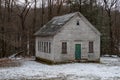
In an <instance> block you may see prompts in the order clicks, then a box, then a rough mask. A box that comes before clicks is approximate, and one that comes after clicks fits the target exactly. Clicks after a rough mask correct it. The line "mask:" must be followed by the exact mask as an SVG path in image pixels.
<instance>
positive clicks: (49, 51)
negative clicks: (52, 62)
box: [48, 42, 51, 53]
mask: <svg viewBox="0 0 120 80" xmlns="http://www.w3.org/2000/svg"><path fill="white" fill-rule="evenodd" d="M48 45H49V47H48V53H51V42H49V44H48Z"/></svg>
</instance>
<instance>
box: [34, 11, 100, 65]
mask: <svg viewBox="0 0 120 80" xmlns="http://www.w3.org/2000/svg"><path fill="white" fill-rule="evenodd" d="M100 35H101V34H100V32H99V31H98V30H97V29H96V28H95V27H94V26H93V25H92V24H91V23H90V22H89V21H88V20H87V19H86V18H85V17H84V16H83V15H82V14H81V13H80V12H75V13H70V14H66V15H62V16H57V17H54V18H52V20H50V21H49V22H48V23H47V24H46V25H44V26H43V27H42V28H41V29H40V30H38V31H37V32H36V33H35V36H36V59H39V60H44V61H50V62H53V63H61V62H69V61H81V60H85V61H95V62H99V60H100Z"/></svg>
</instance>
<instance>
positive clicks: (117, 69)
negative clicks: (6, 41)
mask: <svg viewBox="0 0 120 80" xmlns="http://www.w3.org/2000/svg"><path fill="white" fill-rule="evenodd" d="M22 64H23V65H22V66H20V67H9V68H0V79H48V80H49V79H50V80H63V79H64V80H120V58H110V57H102V58H101V63H69V64H60V65H46V64H42V63H39V62H35V61H30V60H24V61H22ZM51 78H52V79H51Z"/></svg>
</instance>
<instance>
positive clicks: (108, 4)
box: [104, 0, 118, 54]
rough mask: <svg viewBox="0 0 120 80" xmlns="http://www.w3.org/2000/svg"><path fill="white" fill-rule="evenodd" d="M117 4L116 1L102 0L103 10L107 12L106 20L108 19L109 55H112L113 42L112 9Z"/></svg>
mask: <svg viewBox="0 0 120 80" xmlns="http://www.w3.org/2000/svg"><path fill="white" fill-rule="evenodd" d="M117 2H118V0H111V1H110V0H104V6H105V10H106V12H107V15H108V18H109V35H110V39H109V40H110V41H109V43H110V45H109V47H110V53H111V54H113V53H114V40H113V31H112V29H113V27H112V8H113V7H114V6H115V4H116V3H117Z"/></svg>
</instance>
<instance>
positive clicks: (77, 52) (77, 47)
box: [75, 44, 81, 60]
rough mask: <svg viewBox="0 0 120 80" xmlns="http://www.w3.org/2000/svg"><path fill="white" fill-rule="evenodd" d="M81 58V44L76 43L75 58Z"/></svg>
mask: <svg viewBox="0 0 120 80" xmlns="http://www.w3.org/2000/svg"><path fill="white" fill-rule="evenodd" d="M80 58H81V44H75V59H76V60H78V59H80Z"/></svg>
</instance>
